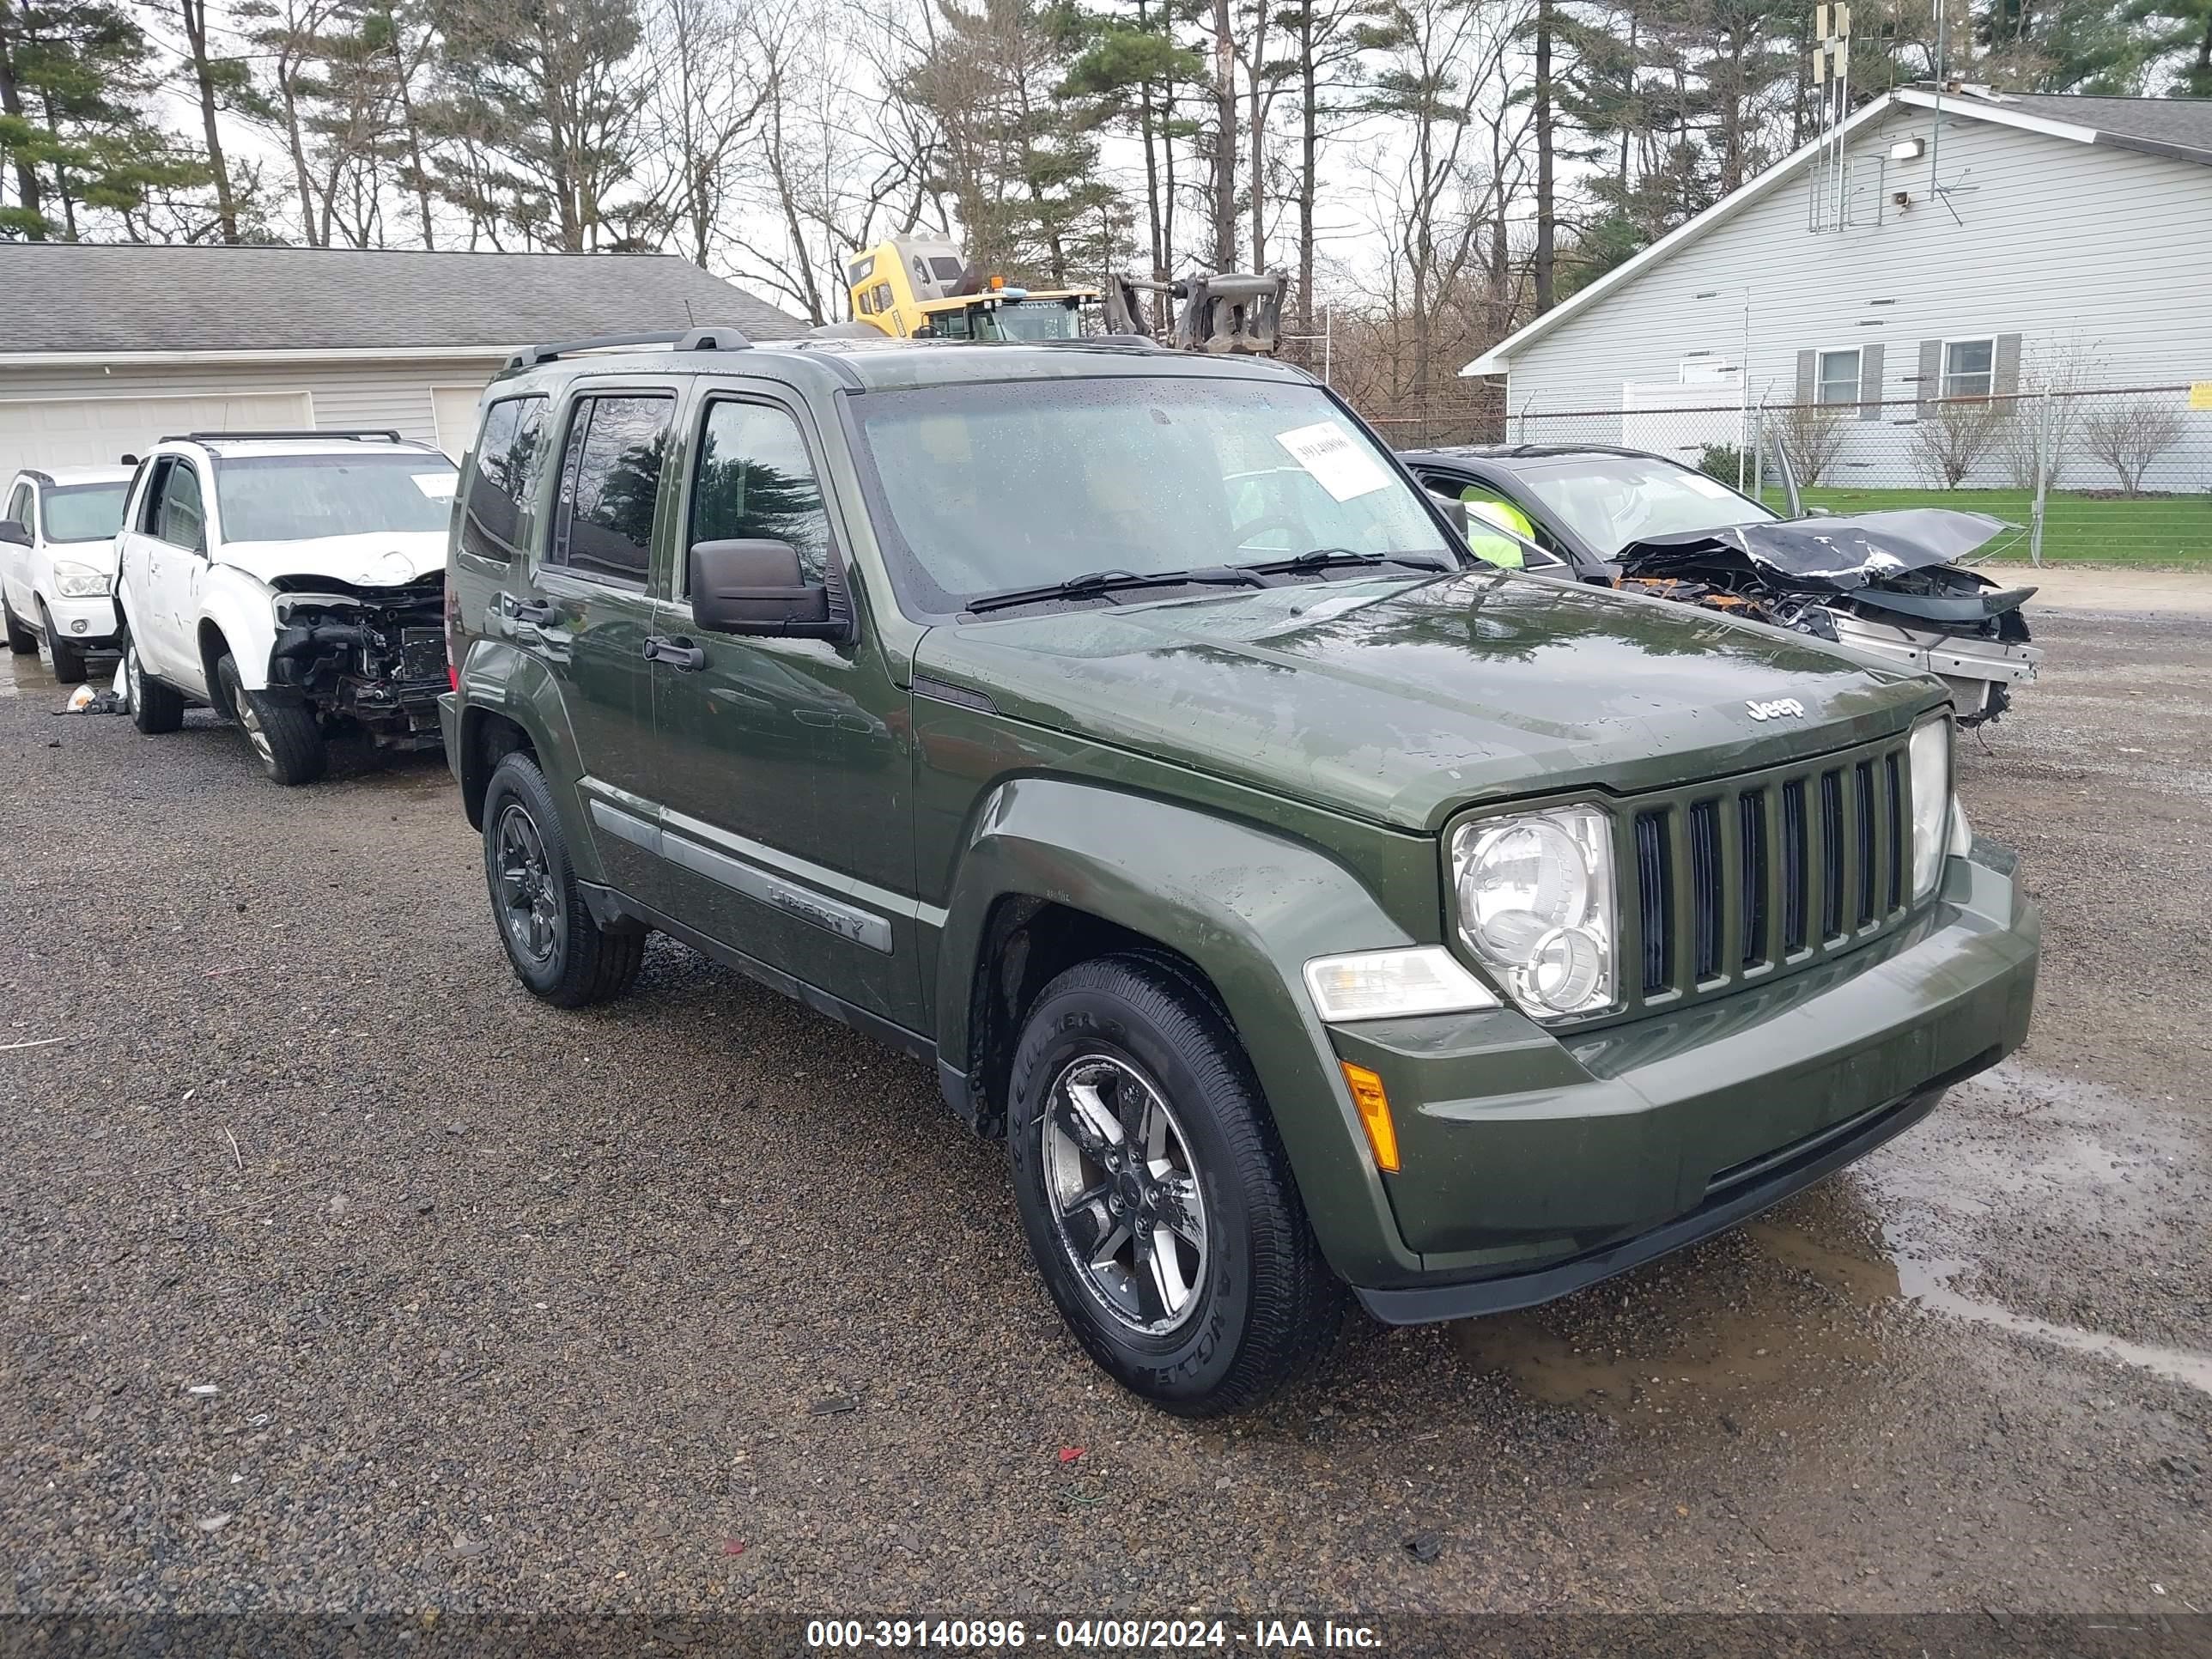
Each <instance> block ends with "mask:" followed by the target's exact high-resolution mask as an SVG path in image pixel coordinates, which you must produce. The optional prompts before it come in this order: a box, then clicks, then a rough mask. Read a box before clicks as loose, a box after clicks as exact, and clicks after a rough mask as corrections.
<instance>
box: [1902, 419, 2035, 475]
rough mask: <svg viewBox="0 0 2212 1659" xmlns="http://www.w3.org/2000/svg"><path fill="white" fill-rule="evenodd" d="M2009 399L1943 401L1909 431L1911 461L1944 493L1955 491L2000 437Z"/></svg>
mask: <svg viewBox="0 0 2212 1659" xmlns="http://www.w3.org/2000/svg"><path fill="white" fill-rule="evenodd" d="M2011 414H2012V401H2011V399H2009V398H2002V399H2000V398H1943V399H1942V401H1940V402H1938V403H1935V404H1930V405H1929V408H1928V410H1927V412H1926V413H1925V414H1923V416H1921V417H1920V420H1919V422H1918V423H1917V425H1915V426H1914V427H1913V428H1912V444H1911V447H1912V454H1913V459H1915V460H1917V462H1919V464H1920V465H1921V466H1922V467H1923V468H1924V469H1925V470H1926V471H1927V473H1928V475H1929V477H1931V478H1934V479H1937V480H1939V481H1940V482H1941V483H1942V485H1943V487H1944V488H1945V489H1957V488H1958V487H1959V486H1960V484H1961V483H1965V482H1966V475H1967V474H1968V473H1970V472H1972V471H1973V470H1974V467H1975V465H1976V464H1977V463H1978V462H1979V461H1980V460H1981V459H1982V457H1983V456H1984V455H1986V454H1988V453H1990V449H1991V447H1994V446H1995V445H1996V442H1997V441H1998V440H1999V438H2000V437H2001V436H2002V434H2003V431H2004V427H2005V422H2006V421H2007V420H2008V419H2009V418H2010V416H2011Z"/></svg>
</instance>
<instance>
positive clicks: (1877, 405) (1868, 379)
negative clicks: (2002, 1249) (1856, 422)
mask: <svg viewBox="0 0 2212 1659" xmlns="http://www.w3.org/2000/svg"><path fill="white" fill-rule="evenodd" d="M1859 419H1861V420H1863V421H1878V420H1880V419H1881V347H1880V346H1878V345H1870V346H1861V347H1860V348H1859Z"/></svg>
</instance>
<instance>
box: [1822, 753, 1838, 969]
mask: <svg viewBox="0 0 2212 1659" xmlns="http://www.w3.org/2000/svg"><path fill="white" fill-rule="evenodd" d="M1843 931H1844V775H1843V773H1842V771H1841V770H1840V769H1838V770H1836V771H1832V772H1823V773H1821V774H1820V936H1821V937H1822V938H1823V939H1833V938H1835V936H1836V935H1837V934H1838V933H1842V932H1843Z"/></svg>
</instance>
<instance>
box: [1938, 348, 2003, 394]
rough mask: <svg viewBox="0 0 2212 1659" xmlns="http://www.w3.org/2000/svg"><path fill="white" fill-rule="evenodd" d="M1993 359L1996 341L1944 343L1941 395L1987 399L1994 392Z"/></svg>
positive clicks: (1995, 354) (1994, 363)
mask: <svg viewBox="0 0 2212 1659" xmlns="http://www.w3.org/2000/svg"><path fill="white" fill-rule="evenodd" d="M1996 356H1997V343H1996V341H1995V340H1946V341H1944V342H1943V395H1944V396H1945V397H1947V398H1986V397H1988V396H1989V395H1990V392H1992V391H1994V390H1995V389H1996Z"/></svg>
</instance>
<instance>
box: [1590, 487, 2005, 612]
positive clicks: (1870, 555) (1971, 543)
mask: <svg viewBox="0 0 2212 1659" xmlns="http://www.w3.org/2000/svg"><path fill="white" fill-rule="evenodd" d="M2012 528H2014V526H2011V525H2008V524H2007V523H2006V522H2005V521H2004V520H2002V519H1993V518H1991V517H1990V515H1989V514H1988V513H1962V512H1960V511H1959V510H1958V509H1956V508H1954V507H1899V508H1896V509H1894V510H1893V511H1891V512H1887V513H1858V514H1857V515H1856V516H1853V517H1850V518H1842V517H1838V518H1832V519H1784V520H1780V521H1779V522H1778V523H1774V524H1744V525H1730V526H1726V527H1725V528H1723V529H1718V530H1692V531H1683V532H1678V533H1676V534H1674V535H1672V536H1653V537H1650V538H1648V539H1646V540H1644V541H1637V542H1631V543H1630V544H1628V545H1627V546H1626V547H1624V548H1622V549H1621V550H1620V553H1619V554H1617V555H1616V556H1615V557H1616V559H1617V560H1618V562H1619V563H1620V567H1621V568H1622V569H1623V570H1625V571H1626V572H1628V573H1629V574H1632V575H1638V576H1656V575H1667V574H1673V573H1675V572H1681V573H1685V574H1686V573H1688V572H1690V571H1692V570H1698V569H1711V568H1713V567H1714V565H1715V564H1716V562H1726V561H1728V560H1729V559H1731V558H1741V559H1742V560H1745V561H1747V562H1749V563H1750V564H1751V565H1752V566H1753V567H1754V568H1756V569H1757V570H1758V572H1759V574H1761V575H1764V576H1768V577H1771V578H1776V579H1778V580H1782V581H1784V582H1785V583H1786V584H1788V585H1789V586H1798V587H1824V588H1832V589H1835V590H1837V591H1838V592H1848V591H1850V589H1852V588H1857V587H1865V586H1869V585H1872V584H1875V583H1879V582H1881V581H1883V580H1887V578H1889V577H1892V576H1901V575H1903V574H1905V573H1906V572H1907V571H1912V570H1923V569H1925V568H1928V567H1929V566H1930V565H1937V564H1949V563H1950V562H1952V561H1954V560H1955V559H1963V558H1965V557H1966V556H1967V555H1968V554H1969V553H1972V552H1973V551H1974V550H1975V549H1977V548H1978V547H1981V546H1984V544H1987V543H1988V542H1989V541H1990V538H1993V537H1995V536H1996V535H1997V534H1998V532H2001V531H2005V530H2009V529H2012Z"/></svg>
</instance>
